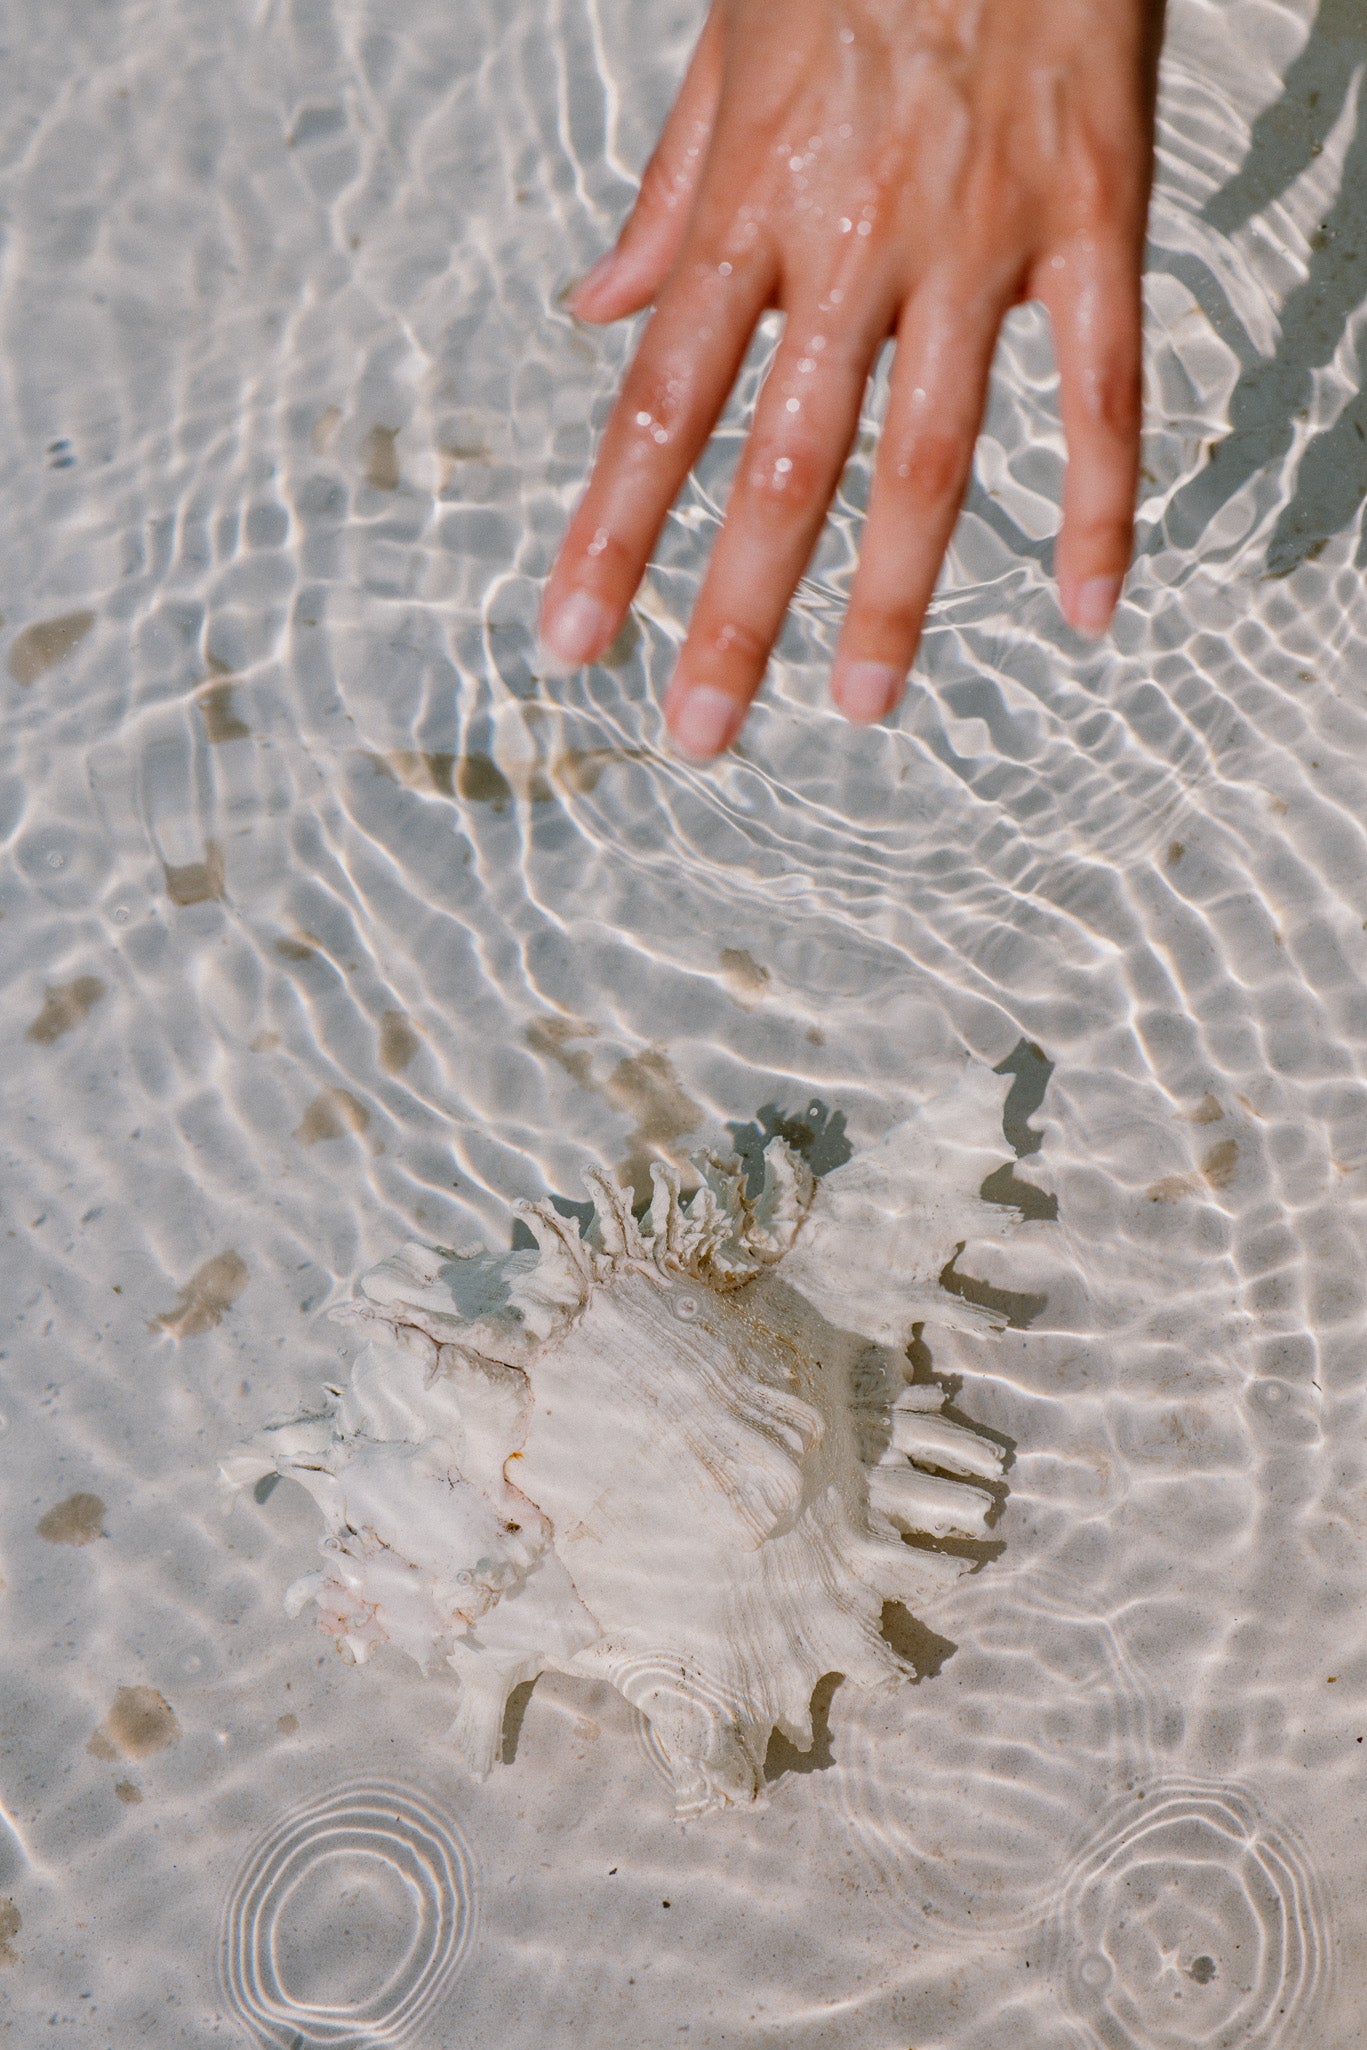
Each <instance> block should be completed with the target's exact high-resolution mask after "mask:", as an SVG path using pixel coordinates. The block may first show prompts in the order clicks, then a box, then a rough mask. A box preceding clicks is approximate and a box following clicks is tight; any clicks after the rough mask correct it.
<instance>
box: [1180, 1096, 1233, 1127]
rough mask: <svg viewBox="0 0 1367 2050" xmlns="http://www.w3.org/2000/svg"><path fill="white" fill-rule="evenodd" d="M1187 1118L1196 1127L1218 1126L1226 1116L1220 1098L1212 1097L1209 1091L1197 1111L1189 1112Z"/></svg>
mask: <svg viewBox="0 0 1367 2050" xmlns="http://www.w3.org/2000/svg"><path fill="white" fill-rule="evenodd" d="M1187 1116H1188V1117H1189V1118H1190V1119H1191V1122H1192V1123H1193V1124H1194V1125H1216V1124H1218V1123H1219V1122H1220V1119H1221V1118H1222V1117H1223V1116H1224V1112H1223V1110H1222V1109H1221V1108H1220V1100H1219V1098H1218V1097H1215V1096H1212V1095H1211V1093H1210V1091H1209V1089H1207V1091H1206V1093H1205V1095H1204V1096H1203V1097H1202V1098H1201V1101H1200V1102H1199V1103H1198V1104H1197V1106H1196V1108H1195V1110H1192V1111H1188V1112H1187Z"/></svg>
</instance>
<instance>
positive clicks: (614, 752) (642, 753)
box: [551, 747, 651, 797]
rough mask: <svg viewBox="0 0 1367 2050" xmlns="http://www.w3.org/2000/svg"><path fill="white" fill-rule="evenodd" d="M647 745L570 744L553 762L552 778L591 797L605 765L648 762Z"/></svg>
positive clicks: (553, 780) (606, 766)
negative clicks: (586, 745) (578, 745)
mask: <svg viewBox="0 0 1367 2050" xmlns="http://www.w3.org/2000/svg"><path fill="white" fill-rule="evenodd" d="M650 759H651V756H650V750H649V748H644V747H567V748H565V749H564V750H563V751H562V752H561V753H560V754H558V755H557V756H556V757H555V759H554V761H553V762H552V763H551V781H552V782H553V783H555V784H558V785H559V787H560V788H561V789H562V790H569V791H572V792H573V793H574V794H575V795H576V796H579V797H587V796H588V795H589V794H590V793H591V792H592V791H594V790H596V789H597V788H598V780H599V778H600V777H601V775H602V773H603V771H604V769H610V768H612V766H613V765H614V763H617V762H648V761H649V760H650Z"/></svg>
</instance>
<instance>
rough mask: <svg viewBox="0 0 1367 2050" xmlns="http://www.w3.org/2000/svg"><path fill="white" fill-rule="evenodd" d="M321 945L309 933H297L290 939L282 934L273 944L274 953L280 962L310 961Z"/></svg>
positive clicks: (319, 941) (320, 942)
mask: <svg viewBox="0 0 1367 2050" xmlns="http://www.w3.org/2000/svg"><path fill="white" fill-rule="evenodd" d="M322 945H323V943H322V941H321V940H319V939H315V938H314V936H313V934H312V933H311V932H298V933H295V934H294V935H293V936H292V937H291V936H289V935H287V934H284V933H282V934H281V936H280V938H279V939H278V940H277V941H276V942H275V951H276V953H277V954H279V956H280V958H281V960H282V961H311V960H312V959H313V957H314V955H315V954H317V953H319V952H320V951H321V949H322Z"/></svg>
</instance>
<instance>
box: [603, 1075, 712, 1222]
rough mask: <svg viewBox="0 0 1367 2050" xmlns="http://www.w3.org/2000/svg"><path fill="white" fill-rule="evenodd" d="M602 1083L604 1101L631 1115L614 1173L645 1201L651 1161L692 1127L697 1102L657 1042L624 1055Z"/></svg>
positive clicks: (695, 1124) (696, 1118) (699, 1118)
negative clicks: (628, 1141)
mask: <svg viewBox="0 0 1367 2050" xmlns="http://www.w3.org/2000/svg"><path fill="white" fill-rule="evenodd" d="M603 1087H604V1094H605V1095H606V1096H607V1098H608V1101H609V1102H610V1103H612V1104H614V1105H615V1106H616V1107H617V1109H618V1110H624V1111H626V1112H627V1114H628V1115H629V1116H631V1117H634V1118H635V1120H636V1131H635V1135H634V1137H635V1142H636V1143H635V1144H634V1145H633V1146H632V1148H631V1150H630V1152H629V1153H628V1155H627V1158H626V1159H625V1160H624V1161H623V1162H622V1163H621V1166H620V1167H619V1169H618V1173H619V1174H620V1175H621V1177H622V1179H623V1180H624V1181H625V1182H627V1183H628V1184H629V1185H630V1188H631V1191H632V1194H633V1196H634V1198H635V1200H636V1201H637V1202H638V1203H643V1202H646V1201H648V1200H649V1198H650V1195H651V1180H650V1168H651V1163H652V1161H653V1160H655V1159H658V1157H659V1154H660V1152H661V1151H666V1152H667V1151H668V1150H669V1149H670V1148H671V1147H672V1146H673V1144H674V1142H675V1141H676V1140H678V1139H681V1138H682V1137H683V1135H684V1134H685V1132H692V1131H696V1129H697V1127H698V1126H699V1125H700V1124H701V1123H702V1120H703V1111H702V1107H701V1105H700V1104H696V1103H694V1101H693V1099H692V1097H691V1096H689V1095H687V1094H686V1092H685V1091H684V1089H683V1088H682V1086H681V1085H680V1082H679V1078H678V1076H677V1075H676V1074H675V1073H674V1069H673V1067H672V1066H671V1064H670V1060H669V1056H668V1054H667V1053H665V1052H664V1050H663V1049H662V1048H661V1047H650V1048H648V1049H647V1050H646V1052H644V1053H637V1054H628V1055H626V1056H625V1058H624V1059H622V1060H620V1061H618V1063H617V1066H616V1067H615V1068H614V1069H613V1071H612V1073H611V1074H610V1075H609V1076H608V1078H607V1081H606V1083H605V1084H604V1085H603Z"/></svg>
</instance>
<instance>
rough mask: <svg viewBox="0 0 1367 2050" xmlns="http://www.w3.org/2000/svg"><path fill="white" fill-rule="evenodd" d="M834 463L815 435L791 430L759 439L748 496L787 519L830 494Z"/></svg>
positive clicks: (747, 475) (749, 466) (748, 471)
mask: <svg viewBox="0 0 1367 2050" xmlns="http://www.w3.org/2000/svg"><path fill="white" fill-rule="evenodd" d="M830 467H831V466H830V458H829V456H828V455H827V453H826V451H825V450H824V449H823V448H822V447H821V446H820V444H819V443H818V442H817V441H816V440H815V438H810V437H807V436H804V435H801V434H791V433H790V434H786V435H784V436H783V437H782V438H781V439H778V438H776V439H774V440H772V441H771V440H764V441H759V442H756V443H755V444H754V445H753V446H752V447H751V449H750V453H749V456H748V458H747V461H746V465H745V472H744V484H743V489H744V492H745V496H746V497H747V499H749V500H751V501H752V502H753V504H754V505H755V507H756V508H757V509H758V510H759V511H760V512H761V513H763V514H766V515H768V516H769V517H771V518H779V519H783V518H785V517H787V516H789V515H791V514H792V513H794V512H801V511H803V510H804V509H805V508H807V507H809V506H810V505H811V504H812V503H813V501H814V500H815V499H816V498H818V497H819V496H820V495H821V494H822V493H823V492H824V493H826V494H827V495H829V473H830Z"/></svg>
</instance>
